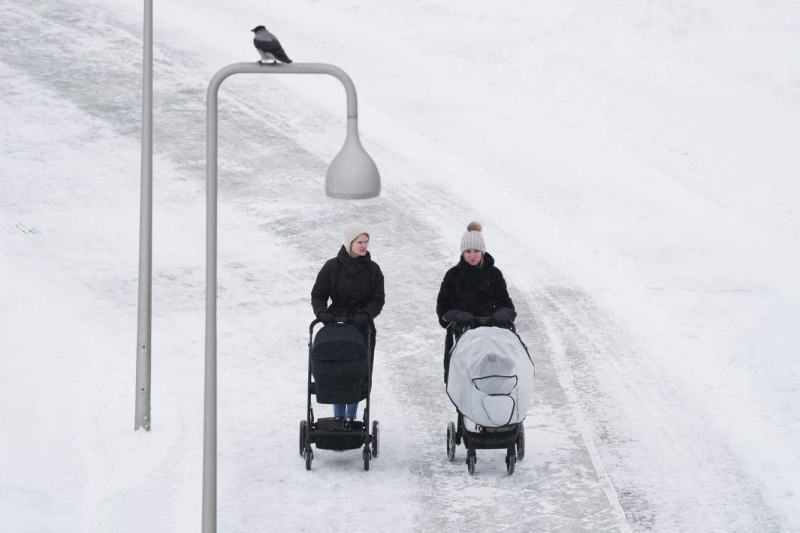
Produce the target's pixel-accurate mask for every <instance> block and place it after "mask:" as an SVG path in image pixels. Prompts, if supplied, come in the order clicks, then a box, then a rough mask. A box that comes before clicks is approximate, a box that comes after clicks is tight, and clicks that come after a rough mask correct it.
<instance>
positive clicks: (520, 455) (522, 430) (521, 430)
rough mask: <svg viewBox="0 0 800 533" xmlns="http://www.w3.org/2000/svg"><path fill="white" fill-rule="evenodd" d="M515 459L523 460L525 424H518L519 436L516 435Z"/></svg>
mask: <svg viewBox="0 0 800 533" xmlns="http://www.w3.org/2000/svg"><path fill="white" fill-rule="evenodd" d="M517 457H518V458H519V460H520V461H522V460H523V459H524V458H525V424H523V423H522V422H520V425H519V434H518V435H517Z"/></svg>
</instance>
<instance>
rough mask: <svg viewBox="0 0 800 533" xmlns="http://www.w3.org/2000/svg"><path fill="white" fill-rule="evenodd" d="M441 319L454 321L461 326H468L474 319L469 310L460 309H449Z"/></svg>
mask: <svg viewBox="0 0 800 533" xmlns="http://www.w3.org/2000/svg"><path fill="white" fill-rule="evenodd" d="M442 320H444V321H445V322H455V323H456V324H460V325H462V326H469V325H470V324H472V322H473V320H475V316H473V314H472V313H470V312H469V311H462V310H460V309H451V310H449V311H448V312H446V313H445V314H443V315H442Z"/></svg>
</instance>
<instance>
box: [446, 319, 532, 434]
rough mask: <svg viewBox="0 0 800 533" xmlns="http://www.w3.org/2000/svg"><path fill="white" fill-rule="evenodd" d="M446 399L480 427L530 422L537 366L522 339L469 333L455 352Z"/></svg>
mask: <svg viewBox="0 0 800 533" xmlns="http://www.w3.org/2000/svg"><path fill="white" fill-rule="evenodd" d="M447 394H448V395H449V396H450V400H451V401H452V402H453V404H454V405H455V406H456V409H458V411H459V412H460V413H461V414H462V415H464V416H465V417H467V418H469V419H470V420H472V421H473V422H475V423H476V424H480V425H481V426H484V427H494V428H496V427H501V426H506V425H509V424H516V423H519V422H522V421H523V420H525V415H526V413H527V412H528V406H529V405H530V403H531V398H532V396H533V362H531V358H530V355H529V354H528V350H527V349H526V348H525V345H524V344H523V343H522V341H521V340H520V339H519V337H517V334H516V333H514V332H512V331H510V330H508V329H504V328H494V327H482V328H476V329H471V330H469V331H466V332H465V333H464V334H463V335H462V336H461V338H460V339H459V340H458V342H457V343H456V345H455V346H454V347H453V350H452V351H451V355H450V373H449V378H448V382H447Z"/></svg>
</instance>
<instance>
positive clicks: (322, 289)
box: [311, 222, 384, 419]
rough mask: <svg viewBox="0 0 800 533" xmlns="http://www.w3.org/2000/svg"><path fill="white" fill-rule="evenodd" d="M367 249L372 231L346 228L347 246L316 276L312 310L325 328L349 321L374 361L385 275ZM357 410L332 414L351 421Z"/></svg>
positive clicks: (337, 410) (351, 408)
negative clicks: (374, 321)
mask: <svg viewBox="0 0 800 533" xmlns="http://www.w3.org/2000/svg"><path fill="white" fill-rule="evenodd" d="M368 246H369V231H368V230H367V228H366V227H364V226H363V225H362V224H360V223H358V222H352V223H350V224H348V225H347V226H345V228H344V245H343V246H342V247H341V248H340V249H339V253H338V254H337V255H336V257H334V258H333V259H329V260H328V261H327V262H326V263H325V265H323V267H322V269H321V270H320V271H319V274H317V280H316V282H315V283H314V288H313V289H311V306H312V308H313V309H314V314H315V315H316V317H317V318H318V319H319V320H320V321H321V322H322V323H323V324H330V323H331V322H333V320H334V318H339V317H341V318H347V319H349V320H350V321H351V322H352V324H353V325H355V326H356V327H357V328H358V329H359V331H361V335H363V336H364V342H365V343H366V344H367V346H370V347H371V351H370V358H371V359H372V358H373V356H374V354H375V325H374V323H373V320H374V319H375V317H377V316H378V315H379V314H380V313H381V310H382V309H383V304H384V290H383V272H381V268H380V267H379V266H378V264H377V263H376V262H374V261H373V260H372V258H371V257H370V254H369V252H368V251H367V247H368ZM329 299H330V301H331V303H330V305H328V300H329ZM370 333H371V334H370ZM357 409H358V403H353V404H347V407H346V409H345V405H344V404H334V406H333V414H334V416H337V417H340V416H347V418H349V419H352V418H355V416H356V411H357Z"/></svg>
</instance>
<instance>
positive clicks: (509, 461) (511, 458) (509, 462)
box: [506, 454, 517, 476]
mask: <svg viewBox="0 0 800 533" xmlns="http://www.w3.org/2000/svg"><path fill="white" fill-rule="evenodd" d="M516 464H517V456H516V455H511V454H508V455H506V470H507V471H508V475H509V476H510V475H511V474H513V473H514V466H515V465H516Z"/></svg>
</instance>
